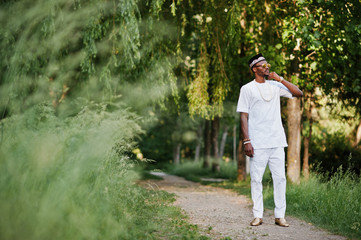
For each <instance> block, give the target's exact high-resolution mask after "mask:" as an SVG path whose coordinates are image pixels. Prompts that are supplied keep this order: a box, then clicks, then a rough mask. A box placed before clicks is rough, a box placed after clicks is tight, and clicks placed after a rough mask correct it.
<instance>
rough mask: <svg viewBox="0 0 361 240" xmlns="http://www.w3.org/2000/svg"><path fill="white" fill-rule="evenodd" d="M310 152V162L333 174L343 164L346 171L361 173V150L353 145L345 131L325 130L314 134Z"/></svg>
mask: <svg viewBox="0 0 361 240" xmlns="http://www.w3.org/2000/svg"><path fill="white" fill-rule="evenodd" d="M310 153H311V157H310V163H311V164H312V165H313V166H317V167H320V168H321V170H322V172H328V173H330V174H333V173H335V172H336V171H337V169H339V168H340V167H341V166H342V169H344V171H346V170H349V171H352V172H354V173H356V174H360V168H361V151H360V149H358V148H355V147H353V146H352V145H351V143H350V141H349V140H348V139H347V138H346V136H345V134H344V132H343V131H339V132H336V133H333V134H332V133H328V132H327V131H326V130H324V131H323V132H322V133H321V134H320V135H316V136H313V139H312V144H311V146H310Z"/></svg>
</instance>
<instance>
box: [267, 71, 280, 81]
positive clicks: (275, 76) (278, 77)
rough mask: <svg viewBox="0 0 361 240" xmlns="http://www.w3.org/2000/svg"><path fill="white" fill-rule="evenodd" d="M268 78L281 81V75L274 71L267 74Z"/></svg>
mask: <svg viewBox="0 0 361 240" xmlns="http://www.w3.org/2000/svg"><path fill="white" fill-rule="evenodd" d="M268 79H274V80H276V81H277V82H279V81H281V77H280V76H279V75H278V74H277V73H275V72H271V73H270V74H269V75H268Z"/></svg>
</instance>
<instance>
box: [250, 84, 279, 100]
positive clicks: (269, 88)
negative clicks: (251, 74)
mask: <svg viewBox="0 0 361 240" xmlns="http://www.w3.org/2000/svg"><path fill="white" fill-rule="evenodd" d="M254 84H256V87H257V89H258V91H259V93H260V94H261V97H262V98H263V100H265V101H266V102H269V101H271V100H272V98H273V97H274V92H273V91H272V89H271V87H270V86H269V83H268V82H265V83H264V84H266V86H267V88H268V91H269V93H270V94H269V96H271V97H270V98H269V99H267V98H265V97H264V96H263V94H262V91H261V89H260V88H259V86H258V84H257V82H256V81H255V83H254Z"/></svg>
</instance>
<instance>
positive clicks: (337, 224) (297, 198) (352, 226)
mask: <svg viewBox="0 0 361 240" xmlns="http://www.w3.org/2000/svg"><path fill="white" fill-rule="evenodd" d="M264 199H265V206H266V207H267V208H273V206H274V204H273V189H272V187H269V188H267V189H265V193H264ZM287 214H291V215H294V216H297V217H299V218H301V219H304V220H306V221H308V222H311V223H312V224H314V225H317V226H319V227H323V228H326V229H328V230H329V231H331V232H333V233H337V234H342V235H345V236H347V237H350V238H352V239H361V220H360V219H361V180H360V178H358V177H355V176H353V175H352V174H350V173H349V172H346V173H342V171H339V172H338V173H337V174H335V175H334V176H333V177H332V178H331V179H330V180H327V181H325V180H324V177H322V176H321V175H315V174H313V175H312V176H311V178H310V179H309V180H308V181H306V180H302V181H301V183H300V184H299V185H292V184H288V186H287Z"/></svg>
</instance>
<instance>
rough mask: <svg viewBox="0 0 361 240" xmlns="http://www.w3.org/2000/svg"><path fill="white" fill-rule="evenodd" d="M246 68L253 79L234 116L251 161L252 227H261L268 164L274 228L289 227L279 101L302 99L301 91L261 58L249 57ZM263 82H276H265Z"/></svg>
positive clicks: (243, 88)
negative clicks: (263, 188)
mask: <svg viewBox="0 0 361 240" xmlns="http://www.w3.org/2000/svg"><path fill="white" fill-rule="evenodd" d="M248 64H249V67H250V68H251V70H252V72H253V73H254V74H255V79H254V80H253V81H252V82H250V83H248V84H246V85H244V86H242V88H241V92H240V96H239V100H238V105H237V112H240V113H241V128H242V133H243V137H244V139H243V144H244V149H245V153H246V155H247V156H249V157H250V175H251V195H252V200H253V215H254V220H253V221H252V222H251V226H259V225H261V224H262V218H263V195H262V178H263V174H264V171H265V169H266V166H267V164H268V166H269V169H270V171H271V173H272V181H273V188H274V192H273V194H274V203H275V210H274V215H275V224H277V225H280V226H283V227H288V226H289V224H288V223H287V222H286V220H285V218H284V217H285V212H286V175H285V152H284V147H287V141H286V135H285V132H284V129H283V126H282V120H281V107H280V97H287V98H293V97H301V96H302V95H303V93H302V91H301V90H300V89H299V88H298V87H297V86H296V85H294V84H292V83H290V82H288V81H286V80H285V79H284V78H283V77H281V76H279V75H278V74H277V73H275V72H271V73H270V67H271V65H270V64H268V63H267V61H266V59H265V58H264V57H263V56H262V54H258V55H256V56H254V57H252V58H251V59H250V60H249V62H248ZM266 78H269V79H274V80H275V81H269V80H266Z"/></svg>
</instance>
